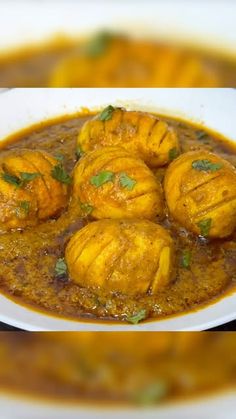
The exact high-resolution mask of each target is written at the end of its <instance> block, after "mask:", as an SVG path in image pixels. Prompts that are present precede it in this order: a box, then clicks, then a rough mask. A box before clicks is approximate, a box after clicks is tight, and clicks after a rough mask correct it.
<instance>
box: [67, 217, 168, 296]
mask: <svg viewBox="0 0 236 419" xmlns="http://www.w3.org/2000/svg"><path fill="white" fill-rule="evenodd" d="M65 257H66V262H67V266H68V271H69V275H70V277H71V279H72V280H73V281H74V282H76V283H77V284H79V285H81V286H83V287H91V288H95V289H99V288H102V289H103V290H104V289H105V290H107V291H117V292H121V293H124V294H129V295H137V294H145V293H147V292H149V293H153V294H155V293H157V292H158V291H159V290H160V289H161V288H162V287H164V286H165V285H166V284H167V283H168V282H169V281H170V280H171V278H172V274H173V271H174V269H173V267H174V245H173V240H172V239H171V237H170V235H169V233H168V232H167V231H166V230H165V229H164V228H163V227H161V226H160V225H158V224H154V223H152V222H151V221H147V220H127V219H123V220H100V221H95V222H93V223H90V224H88V225H87V226H86V227H84V228H82V229H81V230H79V231H78V232H77V233H75V234H74V236H73V237H72V238H71V240H70V241H69V243H68V245H67V248H66V253H65Z"/></svg>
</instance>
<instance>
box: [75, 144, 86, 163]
mask: <svg viewBox="0 0 236 419" xmlns="http://www.w3.org/2000/svg"><path fill="white" fill-rule="evenodd" d="M75 155H76V157H77V159H78V160H79V159H80V158H81V157H82V156H83V155H84V151H83V150H82V148H81V146H80V145H77V147H76V152H75Z"/></svg>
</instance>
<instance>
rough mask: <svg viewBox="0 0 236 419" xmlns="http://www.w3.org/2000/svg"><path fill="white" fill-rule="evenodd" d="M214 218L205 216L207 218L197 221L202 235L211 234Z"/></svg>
mask: <svg viewBox="0 0 236 419" xmlns="http://www.w3.org/2000/svg"><path fill="white" fill-rule="evenodd" d="M211 224H212V219H211V218H205V220H201V221H199V222H198V223H197V226H198V227H199V228H200V231H201V236H203V237H207V236H208V234H209V231H210V229H211Z"/></svg>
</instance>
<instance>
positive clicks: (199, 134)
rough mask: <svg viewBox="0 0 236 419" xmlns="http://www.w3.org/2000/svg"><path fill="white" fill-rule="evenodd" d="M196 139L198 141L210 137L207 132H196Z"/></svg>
mask: <svg viewBox="0 0 236 419" xmlns="http://www.w3.org/2000/svg"><path fill="white" fill-rule="evenodd" d="M196 137H197V139H198V140H202V139H203V138H206V137H208V134H207V132H206V131H203V130H200V131H196Z"/></svg>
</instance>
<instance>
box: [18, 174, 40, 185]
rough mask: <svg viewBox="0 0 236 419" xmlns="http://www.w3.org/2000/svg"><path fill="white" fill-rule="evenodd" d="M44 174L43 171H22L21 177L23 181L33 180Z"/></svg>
mask: <svg viewBox="0 0 236 419" xmlns="http://www.w3.org/2000/svg"><path fill="white" fill-rule="evenodd" d="M39 176H42V175H41V173H37V172H36V173H25V172H21V173H20V177H21V181H22V182H23V183H27V182H31V180H34V179H36V178H37V177H39Z"/></svg>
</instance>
